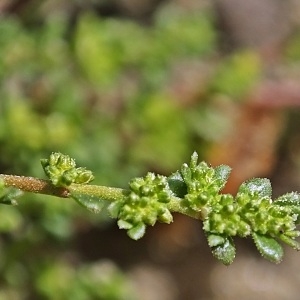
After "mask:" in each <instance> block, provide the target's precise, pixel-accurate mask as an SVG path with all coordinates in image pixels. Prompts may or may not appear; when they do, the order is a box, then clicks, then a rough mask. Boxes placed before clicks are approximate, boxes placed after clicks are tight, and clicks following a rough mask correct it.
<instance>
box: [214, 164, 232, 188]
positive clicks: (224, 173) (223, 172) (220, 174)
mask: <svg viewBox="0 0 300 300" xmlns="http://www.w3.org/2000/svg"><path fill="white" fill-rule="evenodd" d="M230 172H231V168H230V167H229V166H226V165H220V166H217V167H216V168H215V176H216V179H217V180H218V181H219V185H220V190H221V189H222V188H223V187H224V186H225V184H226V182H227V180H228V178H229V175H230Z"/></svg>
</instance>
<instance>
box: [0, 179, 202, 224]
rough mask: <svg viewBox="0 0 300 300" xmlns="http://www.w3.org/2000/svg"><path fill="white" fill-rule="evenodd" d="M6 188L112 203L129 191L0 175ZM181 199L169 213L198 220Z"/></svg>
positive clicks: (171, 202)
mask: <svg viewBox="0 0 300 300" xmlns="http://www.w3.org/2000/svg"><path fill="white" fill-rule="evenodd" d="M0 179H2V180H3V181H4V185H5V186H6V187H14V188H17V189H20V190H22V191H24V192H31V193H37V194H45V195H51V196H56V197H60V198H69V197H70V196H71V194H72V193H79V194H85V195H89V196H94V197H99V198H101V199H102V200H105V201H109V202H114V201H117V200H121V199H123V198H125V197H126V196H127V195H128V194H129V193H130V191H129V190H126V189H120V188H114V187H107V186H100V185H92V184H75V183H73V184H71V185H70V186H68V187H66V188H64V187H56V186H54V185H53V184H52V183H51V182H50V181H48V180H43V179H39V178H34V177H26V176H17V175H5V174H0ZM181 201H182V199H181V198H177V197H173V198H172V199H171V201H170V202H169V203H168V209H169V210H170V211H171V212H177V213H181V214H184V215H187V216H190V217H192V218H195V219H200V213H195V212H193V211H191V210H189V209H187V208H185V207H184V206H182V205H181Z"/></svg>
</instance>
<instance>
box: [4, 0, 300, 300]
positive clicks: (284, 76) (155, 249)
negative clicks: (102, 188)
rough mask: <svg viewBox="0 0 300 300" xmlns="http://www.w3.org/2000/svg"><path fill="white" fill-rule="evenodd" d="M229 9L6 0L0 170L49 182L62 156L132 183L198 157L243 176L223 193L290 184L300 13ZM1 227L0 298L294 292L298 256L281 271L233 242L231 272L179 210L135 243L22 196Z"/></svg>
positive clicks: (274, 5)
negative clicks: (45, 164)
mask: <svg viewBox="0 0 300 300" xmlns="http://www.w3.org/2000/svg"><path fill="white" fill-rule="evenodd" d="M238 2H239V1H236V0H227V1H222V0H216V1H212V2H209V1H203V0H202V1H197V0H189V1H183V0H182V1H179V0H178V1H175V0H173V1H163V0H141V1H136V0H122V1H112V0H111V1H109V0H87V1H81V0H77V1H76V0H60V1H53V0H51V1H49V0H43V1H36V0H26V1H21V0H11V1H9V0H3V1H1V2H0V83H1V84H0V172H1V173H6V174H20V175H31V176H37V177H41V178H42V177H43V176H44V175H43V172H42V168H41V167H40V163H39V160H40V158H43V157H47V156H48V155H49V154H50V153H51V152H52V151H60V152H62V153H66V154H69V155H70V156H72V157H74V158H76V161H77V163H78V165H80V166H85V167H87V168H89V169H91V170H92V171H93V172H94V175H95V177H96V179H95V183H96V184H100V185H109V186H118V187H124V188H125V187H126V186H127V183H128V181H129V180H130V179H131V178H132V177H136V176H142V175H144V174H145V173H146V172H147V171H153V172H158V173H161V174H165V175H168V174H170V173H171V172H173V171H175V170H177V169H178V168H179V167H180V165H181V164H182V163H183V162H185V161H187V160H188V159H189V157H190V155H191V154H192V152H193V151H197V152H198V153H199V154H200V157H201V158H202V159H205V160H207V161H208V162H209V163H212V164H221V163H225V164H226V163H227V164H229V165H230V166H232V167H234V168H236V170H237V171H236V173H235V174H233V179H232V182H230V183H229V185H228V187H227V190H228V191H230V192H235V191H236V189H237V187H238V184H239V183H240V182H241V181H243V180H244V179H246V178H250V177H253V176H268V177H271V178H272V179H273V181H274V189H275V192H274V193H275V194H276V193H280V192H282V191H283V192H285V191H290V190H291V189H295V190H299V189H300V176H299V167H300V135H299V132H298V131H299V130H297V128H299V127H298V126H299V121H298V120H299V112H298V107H299V105H300V81H299V76H300V22H299V19H300V18H298V16H300V8H299V4H297V3H296V1H287V2H286V3H284V4H282V3H281V2H280V1H272V0H263V1H253V2H251V3H252V4H251V3H250V4H249V3H248V4H247V3H245V4H241V3H240V4H238ZM250 12H251V13H250ZM262 21H263V22H262ZM282 174H284V176H283V175H282ZM0 232H1V234H0V300H2V299H3V300H4V299H11V300H15V299H16V300H18V299H54V300H56V299H57V300H59V299H73V300H77V299H78V300H83V299H101V300H102V299H103V300H114V299H126V300H127V299H143V300H152V299H156V300H160V299H161V300H168V299H170V300H172V299H195V300H198V299H234V298H235V299H240V298H243V299H254V298H256V297H258V296H259V297H264V299H269V298H268V297H272V299H282V297H281V296H282V293H281V292H280V291H278V289H279V287H283V290H285V291H286V293H290V294H288V295H290V299H295V298H293V297H297V296H295V295H297V288H296V287H297V284H298V283H299V281H300V278H299V276H298V277H296V276H295V273H296V272H297V270H295V267H294V265H295V261H296V260H297V261H299V258H298V257H297V256H293V255H294V254H293V253H292V252H289V253H288V255H289V257H290V259H287V262H283V266H282V267H280V269H279V268H277V267H276V266H272V265H270V264H269V263H266V262H261V260H262V259H261V258H260V257H259V256H258V255H257V253H256V252H255V251H253V249H254V247H253V248H252V244H251V241H245V242H244V241H243V242H242V241H240V243H239V245H240V249H238V259H237V262H235V263H234V265H235V266H234V267H229V268H225V267H223V266H220V264H219V263H218V262H215V261H214V259H213V258H212V257H211V254H210V253H209V249H208V246H207V245H206V242H205V238H204V237H203V235H202V233H201V224H198V222H196V221H193V220H187V218H182V217H180V216H175V222H174V224H172V225H170V226H156V227H155V228H153V229H149V230H148V234H147V236H146V237H145V238H144V239H143V240H141V241H139V242H134V241H131V240H130V239H129V238H127V236H126V233H125V232H123V231H120V230H118V229H117V226H116V224H115V222H114V221H112V220H110V219H109V218H108V217H107V215H106V214H103V215H102V214H100V215H93V214H91V213H90V212H86V211H84V210H83V209H82V208H81V207H78V206H77V204H76V203H73V202H72V201H70V200H65V199H59V198H54V197H48V196H37V195H25V196H24V197H23V198H22V200H21V201H20V202H19V206H17V207H10V206H4V205H2V206H1V209H0ZM287 251H289V250H287ZM252 252H253V253H252ZM239 257H240V258H239ZM249 262H251V263H249ZM254 267H255V268H254ZM276 268H277V269H276ZM252 272H253V274H258V275H257V276H256V275H253V276H252ZM268 272H269V273H268ZM274 273H276V274H277V275H275V274H274ZM287 273H288V274H287ZM283 274H285V277H287V278H290V280H288V281H287V280H286V279H285V281H284V280H283V277H284V276H283ZM289 274H290V277H289ZM260 276H261V277H262V278H270V279H268V280H267V282H266V283H265V284H263V285H262V286H261V285H260V281H261V277H260ZM224 278H226V280H225V279H224ZM230 278H232V280H236V278H239V281H240V282H239V284H236V285H235V286H234V287H233V286H232V284H231V281H230ZM233 278H235V279H233ZM251 280H254V281H253V282H252V281H251ZM222 282H224V284H223V286H222V284H221V283H222ZM282 282H283V283H282ZM284 284H286V287H285V286H284ZM245 295H246V296H247V297H248V296H249V295H250V296H249V297H248V298H247V297H246V298H245ZM285 295H287V294H285ZM276 297H278V298H276ZM280 297H281V298H280Z"/></svg>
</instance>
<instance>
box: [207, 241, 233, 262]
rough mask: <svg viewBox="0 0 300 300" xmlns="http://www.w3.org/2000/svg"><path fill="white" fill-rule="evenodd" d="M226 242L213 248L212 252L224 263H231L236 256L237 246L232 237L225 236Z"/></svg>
mask: <svg viewBox="0 0 300 300" xmlns="http://www.w3.org/2000/svg"><path fill="white" fill-rule="evenodd" d="M224 239H225V242H224V243H223V244H221V245H219V246H216V247H213V248H212V254H213V256H214V257H216V258H217V259H218V260H220V261H221V262H222V263H223V264H224V265H226V266H228V265H230V264H231V263H232V262H233V260H234V258H235V246H234V243H233V240H232V239H231V238H230V237H225V238H224Z"/></svg>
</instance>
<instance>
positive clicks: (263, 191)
mask: <svg viewBox="0 0 300 300" xmlns="http://www.w3.org/2000/svg"><path fill="white" fill-rule="evenodd" d="M239 193H245V194H248V193H251V194H254V193H257V194H258V195H259V196H260V197H271V195H272V186H271V182H270V180H269V179H267V178H253V179H250V180H247V181H245V182H243V183H242V184H241V186H240V188H239Z"/></svg>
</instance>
